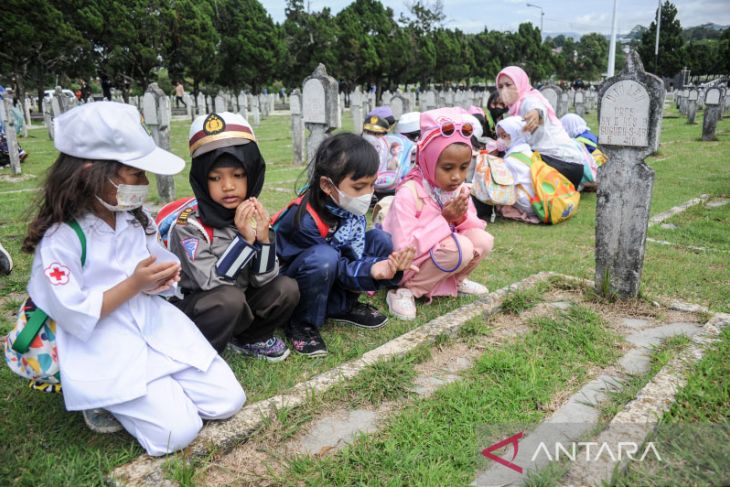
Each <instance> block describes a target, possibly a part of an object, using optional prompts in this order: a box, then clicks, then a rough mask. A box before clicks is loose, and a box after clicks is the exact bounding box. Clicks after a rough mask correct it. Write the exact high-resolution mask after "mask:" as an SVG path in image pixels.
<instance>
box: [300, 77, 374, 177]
mask: <svg viewBox="0 0 730 487" xmlns="http://www.w3.org/2000/svg"><path fill="white" fill-rule="evenodd" d="M289 110H291V132H292V151H293V153H294V157H293V162H294V165H295V166H299V165H302V164H304V163H306V162H307V152H306V150H305V148H306V147H305V145H304V119H303V118H302V94H301V92H300V91H299V88H297V89H295V90H294V91H292V92H291V95H290V96H289ZM360 123H362V122H360Z"/></svg>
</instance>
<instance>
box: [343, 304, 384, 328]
mask: <svg viewBox="0 0 730 487" xmlns="http://www.w3.org/2000/svg"><path fill="white" fill-rule="evenodd" d="M330 318H332V319H333V320H335V321H339V322H342V323H347V324H349V325H355V326H359V327H360V328H368V329H371V330H374V329H375V328H380V327H381V326H383V325H385V324H386V323H387V322H388V317H387V316H385V315H384V314H383V313H381V312H380V311H378V310H377V309H376V308H375V306H371V305H369V304H366V303H360V302H357V303H355V306H353V307H352V309H351V310H350V312H349V313H346V314H344V315H340V316H331V317H330Z"/></svg>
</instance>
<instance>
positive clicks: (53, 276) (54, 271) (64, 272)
mask: <svg viewBox="0 0 730 487" xmlns="http://www.w3.org/2000/svg"><path fill="white" fill-rule="evenodd" d="M43 272H44V273H45V275H46V277H47V278H48V280H49V281H51V284H53V285H54V286H57V285H63V284H66V283H67V282H68V280H69V278H70V277H71V271H70V270H69V268H68V267H66V266H65V265H63V264H59V263H57V262H54V263H52V264H51V265H49V266H48V267H46V269H45V270H44V271H43Z"/></svg>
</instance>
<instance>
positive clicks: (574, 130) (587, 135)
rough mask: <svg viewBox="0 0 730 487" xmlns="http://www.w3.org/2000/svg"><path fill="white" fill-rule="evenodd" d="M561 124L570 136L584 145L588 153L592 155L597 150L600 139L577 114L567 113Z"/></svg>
mask: <svg viewBox="0 0 730 487" xmlns="http://www.w3.org/2000/svg"><path fill="white" fill-rule="evenodd" d="M560 123H561V124H563V128H564V129H565V131H566V132H568V135H570V136H571V137H572V138H574V139H575V140H577V141H578V142H580V143H581V144H583V145H584V146H585V148H586V149H587V150H588V152H590V153H591V154H592V153H593V151H594V150H596V148H597V147H598V137H596V136H595V135H594V134H593V132H591V129H590V128H589V127H588V124H587V123H586V121H585V120H584V119H583V117H581V116H580V115H576V114H575V113H566V114H565V115H563V117H562V118H561V119H560Z"/></svg>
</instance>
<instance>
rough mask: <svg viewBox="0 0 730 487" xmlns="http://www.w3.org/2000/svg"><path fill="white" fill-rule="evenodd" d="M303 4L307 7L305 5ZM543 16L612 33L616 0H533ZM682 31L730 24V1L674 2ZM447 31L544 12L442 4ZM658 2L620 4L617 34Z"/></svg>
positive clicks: (331, 3) (503, 5) (458, 1)
mask: <svg viewBox="0 0 730 487" xmlns="http://www.w3.org/2000/svg"><path fill="white" fill-rule="evenodd" d="M306 2H307V0H305V6H306V5H307V3H306ZM262 3H263V5H264V7H265V8H266V9H267V10H268V11H269V13H270V14H271V16H272V17H273V19H274V20H275V21H276V22H283V21H284V18H285V17H284V6H285V4H286V2H285V0H264V1H263V2H262ZM350 3H352V1H351V0H310V1H309V6H310V10H311V11H319V10H322V8H323V7H325V6H328V7H330V9H332V11H333V13H337V12H339V11H340V10H342V9H343V8H344V7H346V6H347V5H349V4H350ZM381 3H382V4H383V5H385V6H387V7H390V8H392V9H393V10H394V11H395V18H396V19H397V18H398V17H399V14H400V12H403V11H406V8H405V2H404V0H381ZM530 3H534V4H537V5H539V6H541V7H542V8H543V10H544V11H545V18H544V22H545V24H544V31H545V32H546V33H551V32H577V33H580V34H585V33H588V32H599V33H603V34H609V33H610V31H611V14H612V9H613V0H550V1H548V0H535V1H534V2H530ZM673 3H674V5H676V6H677V10H678V12H679V21H680V22H681V23H682V27H692V26H695V25H701V24H706V23H710V22H713V23H715V24H720V25H730V0H675V1H674V2H673ZM443 4H444V12H445V13H446V16H447V21H446V22H447V24H446V25H447V27H449V28H459V29H461V30H463V31H465V32H479V31H481V30H483V29H484V27H485V26H486V27H487V29H489V30H516V29H517V26H518V25H519V24H520V23H522V22H532V23H533V24H535V25H537V26H539V25H540V10H539V9H537V8H531V7H527V2H526V1H523V0H502V1H493V0H482V1H476V0H443ZM656 7H657V0H617V8H616V12H617V16H618V32H619V33H622V34H625V33H628V32H629V31H630V30H631V29H632V28H633V27H634V26H635V25H637V24H641V25H645V26H648V25H649V24H650V23H651V21H652V19H653V17H654V13H655V11H656Z"/></svg>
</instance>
